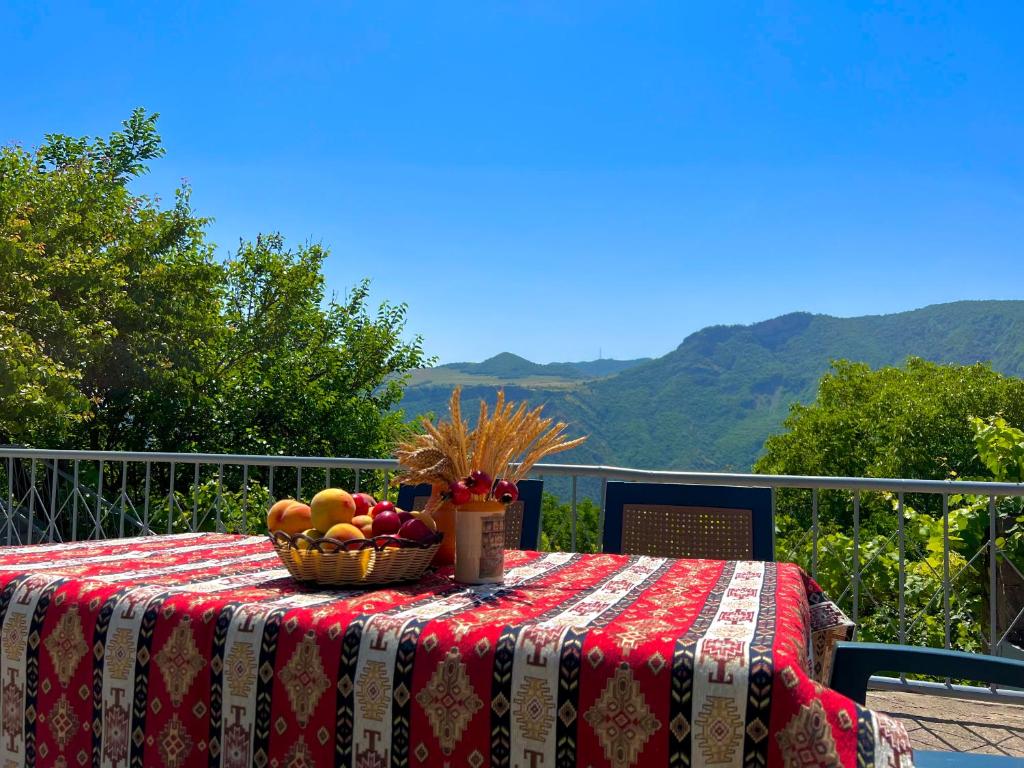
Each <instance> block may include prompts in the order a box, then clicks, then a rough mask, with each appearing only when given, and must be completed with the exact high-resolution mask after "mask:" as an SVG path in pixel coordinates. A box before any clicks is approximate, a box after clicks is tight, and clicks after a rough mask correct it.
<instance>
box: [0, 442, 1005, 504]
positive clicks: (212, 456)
mask: <svg viewBox="0 0 1024 768" xmlns="http://www.w3.org/2000/svg"><path fill="white" fill-rule="evenodd" d="M0 456H3V457H4V458H7V457H11V458H25V459H51V460H52V459H57V460H67V461H75V460H77V461H148V462H152V463H161V462H164V463H170V462H174V463H176V464H218V465H219V464H223V465H232V466H250V467H254V466H258V467H270V466H279V467H299V466H301V467H321V468H329V469H361V470H368V471H381V472H387V471H390V472H394V471H396V470H397V469H398V468H399V464H398V462H397V461H395V460H394V459H365V458H355V457H327V456H276V455H265V456H260V455H255V454H236V453H166V452H146V451H71V450H50V449H45V448H4V447H0ZM532 474H535V475H551V476H556V477H594V478H600V479H605V480H626V481H634V482H648V483H659V482H661V483H667V482H678V483H687V484H691V485H735V486H742V487H748V488H763V487H772V488H797V489H803V490H806V489H814V488H816V489H818V490H849V491H902V492H903V493H933V494H939V495H941V494H958V493H961V494H971V495H979V496H1021V497H1024V483H997V482H988V481H979V480H913V479H906V478H894V477H827V476H822V475H768V474H752V473H735V472H691V471H676V470H655V469H634V468H632V467H616V466H611V465H604V464H536V465H535V466H534V467H533V471H532Z"/></svg>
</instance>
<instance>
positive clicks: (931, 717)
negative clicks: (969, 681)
mask: <svg viewBox="0 0 1024 768" xmlns="http://www.w3.org/2000/svg"><path fill="white" fill-rule="evenodd" d="M868 706H869V707H871V708H872V709H880V710H882V711H884V712H888V713H890V714H891V715H893V716H894V717H897V718H899V719H900V721H901V722H902V723H903V724H904V725H905V726H906V728H907V733H908V734H909V735H910V742H911V743H912V744H913V745H914V748H915V749H932V750H940V751H945V752H978V753H980V754H989V755H1011V756H1013V757H1024V706H1022V705H1017V704H990V703H988V702H978V701H969V700H965V699H953V698H946V697H944V696H927V695H923V694H912V693H898V692H890V691H873V692H871V693H869V694H868Z"/></svg>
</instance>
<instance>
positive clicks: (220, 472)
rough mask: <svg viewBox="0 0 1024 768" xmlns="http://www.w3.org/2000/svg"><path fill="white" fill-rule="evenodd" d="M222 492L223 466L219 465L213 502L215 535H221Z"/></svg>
mask: <svg viewBox="0 0 1024 768" xmlns="http://www.w3.org/2000/svg"><path fill="white" fill-rule="evenodd" d="M223 492H224V465H223V464H221V465H220V466H218V467H217V496H216V497H215V498H214V500H213V507H214V509H215V510H216V511H215V516H214V530H216V531H217V533H223V532H224V531H222V530H221V528H222V527H223V523H222V522H221V502H222V494H223Z"/></svg>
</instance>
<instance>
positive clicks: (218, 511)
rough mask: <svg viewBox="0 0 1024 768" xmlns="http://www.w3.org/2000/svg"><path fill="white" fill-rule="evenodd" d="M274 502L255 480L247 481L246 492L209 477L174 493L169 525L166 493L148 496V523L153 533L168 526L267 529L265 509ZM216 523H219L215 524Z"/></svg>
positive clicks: (180, 528)
mask: <svg viewBox="0 0 1024 768" xmlns="http://www.w3.org/2000/svg"><path fill="white" fill-rule="evenodd" d="M272 503H273V500H272V498H271V496H270V492H269V491H268V490H267V488H266V487H264V486H263V485H262V484H260V483H258V482H250V483H249V486H248V492H245V491H243V490H241V489H232V487H230V486H228V485H225V484H223V483H218V481H217V480H216V479H208V480H205V481H203V482H201V483H200V484H199V485H187V486H186V487H185V489H184V490H182V491H175V493H174V519H173V521H172V522H171V525H170V526H168V519H167V518H168V516H169V514H170V509H171V503H170V498H169V497H168V496H159V497H157V498H155V499H152V500H151V505H150V523H149V527H150V529H151V530H153V531H154V532H156V533H166V532H167V531H168V530H170V531H174V532H178V533H183V532H186V531H193V530H194V531H216V530H222V531H230V532H232V533H240V532H243V531H247V532H248V533H253V534H256V533H266V532H267V509H268V508H269V507H270V505H271V504H272ZM218 523H219V526H218Z"/></svg>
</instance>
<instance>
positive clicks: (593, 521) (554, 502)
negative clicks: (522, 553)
mask: <svg viewBox="0 0 1024 768" xmlns="http://www.w3.org/2000/svg"><path fill="white" fill-rule="evenodd" d="M600 515H601V508H600V506H598V505H597V504H595V503H594V502H593V501H592V500H591V499H589V498H584V499H580V501H579V503H578V504H577V505H576V546H575V547H573V542H572V507H571V506H570V505H569V504H561V503H559V500H558V497H557V496H555V495H554V494H552V493H545V494H544V495H543V498H542V500H541V534H540V542H541V543H540V548H541V549H542V550H544V551H546V552H600V551H601V532H600V530H599V524H600Z"/></svg>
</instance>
